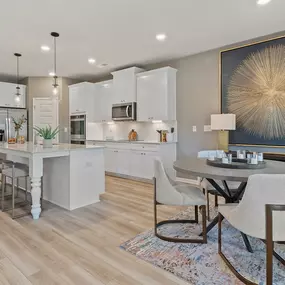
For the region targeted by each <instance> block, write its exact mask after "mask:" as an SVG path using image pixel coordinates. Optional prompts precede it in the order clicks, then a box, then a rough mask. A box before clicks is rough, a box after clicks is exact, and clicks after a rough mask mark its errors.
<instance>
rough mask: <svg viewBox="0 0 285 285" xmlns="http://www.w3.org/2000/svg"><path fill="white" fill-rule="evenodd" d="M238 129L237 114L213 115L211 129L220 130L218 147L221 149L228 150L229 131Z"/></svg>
mask: <svg viewBox="0 0 285 285" xmlns="http://www.w3.org/2000/svg"><path fill="white" fill-rule="evenodd" d="M235 129H236V115H235V114H214V115H211V130H213V131H219V141H218V147H219V149H220V150H224V151H228V147H229V132H228V131H230V130H235Z"/></svg>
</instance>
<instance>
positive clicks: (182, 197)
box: [154, 159, 207, 243]
mask: <svg viewBox="0 0 285 285" xmlns="http://www.w3.org/2000/svg"><path fill="white" fill-rule="evenodd" d="M171 182H172V183H171ZM157 205H169V206H171V205H172V206H193V207H195V220H190V219H189V220H166V221H161V222H159V223H158V222H157ZM199 206H200V207H201V212H202V226H203V238H202V239H201V238H197V239H189V238H174V237H167V236H163V235H162V234H160V233H159V232H158V229H159V227H160V226H162V225H170V224H174V223H175V224H177V223H183V224H186V223H192V224H193V223H198V222H199V219H198V215H199V209H198V207H199ZM154 233H155V235H156V236H157V237H158V238H160V239H162V240H166V241H171V242H181V243H191V242H192V243H207V233H206V198H205V196H204V194H203V193H202V191H201V190H200V189H199V188H197V187H195V186H191V185H189V184H179V183H173V181H170V180H169V178H168V176H167V174H166V172H165V169H164V167H163V164H162V162H161V161H160V160H159V159H155V160H154Z"/></svg>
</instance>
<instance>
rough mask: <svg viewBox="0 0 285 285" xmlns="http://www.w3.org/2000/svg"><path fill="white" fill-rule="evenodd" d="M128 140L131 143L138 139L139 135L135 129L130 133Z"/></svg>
mask: <svg viewBox="0 0 285 285" xmlns="http://www.w3.org/2000/svg"><path fill="white" fill-rule="evenodd" d="M128 139H129V141H136V140H137V139H138V133H137V132H136V131H135V130H134V129H132V130H131V131H130V132H129V135H128Z"/></svg>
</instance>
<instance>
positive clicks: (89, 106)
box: [69, 82, 95, 122]
mask: <svg viewBox="0 0 285 285" xmlns="http://www.w3.org/2000/svg"><path fill="white" fill-rule="evenodd" d="M94 105H95V94H94V84H93V83H89V82H82V83H78V84H74V85H70V86H69V113H70V114H76V113H86V118H87V121H89V122H93V121H94V118H93V117H94Z"/></svg>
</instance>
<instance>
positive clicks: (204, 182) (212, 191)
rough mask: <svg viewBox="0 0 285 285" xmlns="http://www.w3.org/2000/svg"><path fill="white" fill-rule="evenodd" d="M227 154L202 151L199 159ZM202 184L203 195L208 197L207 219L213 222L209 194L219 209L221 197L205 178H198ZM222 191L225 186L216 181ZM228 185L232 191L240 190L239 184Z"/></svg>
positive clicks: (221, 151) (230, 183)
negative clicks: (213, 197) (219, 198)
mask: <svg viewBox="0 0 285 285" xmlns="http://www.w3.org/2000/svg"><path fill="white" fill-rule="evenodd" d="M224 153H225V152H224V151H223V150H202V151H199V152H198V158H209V157H211V156H213V157H218V156H219V155H223V154H224ZM198 179H199V182H200V186H201V188H202V189H203V193H204V194H205V195H206V197H207V217H208V221H210V220H211V217H210V197H209V194H211V195H214V196H215V207H218V196H221V195H220V194H219V193H218V191H217V190H216V189H215V188H214V187H213V186H212V184H210V183H209V182H208V180H207V179H205V178H198ZM215 182H216V183H217V184H218V185H219V186H220V187H221V188H222V189H224V184H223V182H222V181H215ZM227 184H228V186H229V188H230V189H238V187H239V183H238V182H234V181H229V182H228V181H227Z"/></svg>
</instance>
